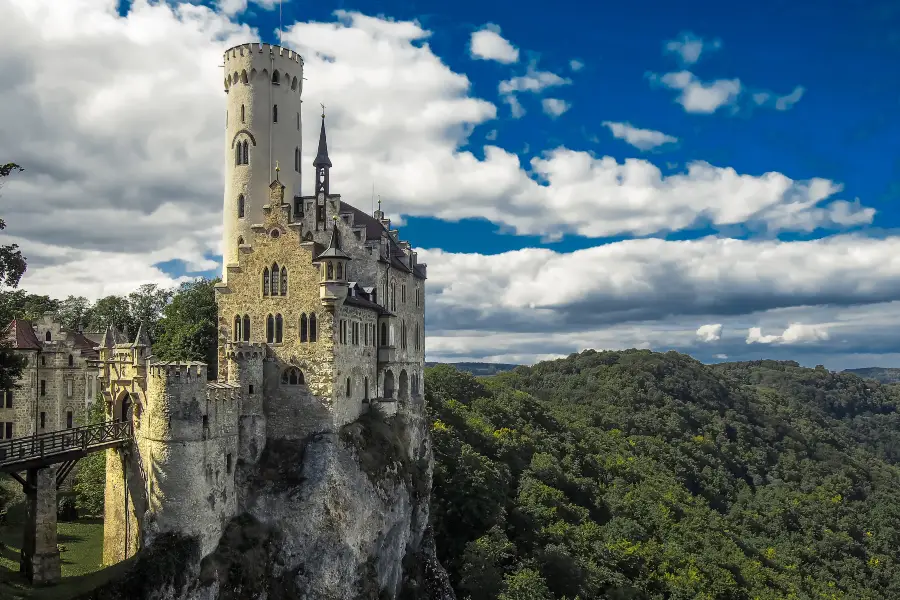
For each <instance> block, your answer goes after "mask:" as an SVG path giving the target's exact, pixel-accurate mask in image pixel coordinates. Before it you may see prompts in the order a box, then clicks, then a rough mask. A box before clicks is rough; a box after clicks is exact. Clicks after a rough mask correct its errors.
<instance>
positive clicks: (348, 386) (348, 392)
mask: <svg viewBox="0 0 900 600" xmlns="http://www.w3.org/2000/svg"><path fill="white" fill-rule="evenodd" d="M346 396H347V397H348V398H349V397H350V378H349V377H348V378H347V393H346Z"/></svg>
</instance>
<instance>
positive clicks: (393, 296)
mask: <svg viewBox="0 0 900 600" xmlns="http://www.w3.org/2000/svg"><path fill="white" fill-rule="evenodd" d="M391 310H397V284H396V283H394V282H393V281H392V282H391Z"/></svg>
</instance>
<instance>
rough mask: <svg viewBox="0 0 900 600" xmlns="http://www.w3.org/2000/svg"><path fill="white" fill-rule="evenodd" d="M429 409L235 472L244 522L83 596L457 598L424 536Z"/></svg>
mask: <svg viewBox="0 0 900 600" xmlns="http://www.w3.org/2000/svg"><path fill="white" fill-rule="evenodd" d="M427 431H428V430H427V426H426V423H425V417H424V414H423V409H422V408H421V407H419V408H418V410H410V411H401V413H400V414H397V415H395V416H390V417H387V416H383V415H382V414H381V413H379V412H378V411H376V410H373V411H370V412H369V413H367V414H365V415H364V416H363V417H362V418H361V419H360V420H359V421H357V422H355V423H352V424H350V425H347V426H345V427H344V428H342V429H341V430H340V431H338V432H332V433H318V434H313V435H311V436H309V437H307V438H306V439H305V440H303V441H302V442H300V443H298V442H295V441H287V440H277V439H271V440H268V442H267V445H266V448H265V450H264V452H263V454H262V456H261V458H260V460H259V461H258V462H257V463H256V464H254V465H242V464H240V463H239V464H238V465H237V477H238V479H237V481H236V488H237V489H238V492H239V505H240V507H241V512H240V514H239V515H238V516H237V517H236V518H234V519H232V520H231V521H230V522H229V523H228V525H227V526H226V528H225V533H224V534H223V535H222V538H221V540H220V541H219V544H218V546H217V548H216V549H215V550H214V551H213V552H212V553H211V554H209V555H208V556H205V557H202V558H201V557H200V556H199V545H198V544H197V542H196V540H192V539H190V538H179V537H176V536H172V535H163V536H160V537H158V538H156V539H155V540H151V541H150V542H149V543H148V547H147V548H146V549H145V550H144V551H142V552H141V554H140V555H139V556H138V558H137V559H136V560H135V563H134V566H133V567H132V568H131V569H130V570H129V572H128V573H127V575H126V576H125V577H124V578H122V579H120V580H118V581H115V582H112V583H110V584H109V585H107V586H105V587H103V588H101V589H98V590H96V591H95V592H93V593H91V594H89V595H87V596H84V598H95V599H97V600H101V599H103V600H106V599H111V598H116V599H118V598H145V599H148V600H149V599H160V600H162V599H165V600H169V599H172V600H174V599H176V598H177V599H192V600H193V599H196V600H232V599H234V600H237V599H260V600H263V599H264V600H274V599H288V598H298V599H300V598H302V599H310V600H312V599H323V600H324V599H327V600H330V599H335V600H337V599H340V600H347V599H351V598H359V599H370V598H371V599H379V600H380V599H382V598H398V599H403V600H406V599H426V598H427V599H431V598H434V599H452V598H454V595H453V591H452V588H451V587H450V583H449V580H448V578H447V575H446V572H445V571H444V569H443V568H442V567H441V565H440V564H439V563H438V561H437V559H436V557H435V551H434V542H433V540H432V537H431V535H430V532H429V530H428V517H429V497H430V490H431V471H432V452H431V442H430V438H429V437H428V435H427Z"/></svg>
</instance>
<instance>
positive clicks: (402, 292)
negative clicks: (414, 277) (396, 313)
mask: <svg viewBox="0 0 900 600" xmlns="http://www.w3.org/2000/svg"><path fill="white" fill-rule="evenodd" d="M400 302H402V303H404V304H406V284H405V283H404V284H403V285H402V286H400Z"/></svg>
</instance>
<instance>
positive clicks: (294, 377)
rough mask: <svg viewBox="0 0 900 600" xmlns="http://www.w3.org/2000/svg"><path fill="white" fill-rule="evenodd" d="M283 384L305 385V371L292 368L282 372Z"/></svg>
mask: <svg viewBox="0 0 900 600" xmlns="http://www.w3.org/2000/svg"><path fill="white" fill-rule="evenodd" d="M281 383H282V384H285V385H303V384H304V383H306V381H305V379H304V377H303V371H301V370H300V369H297V368H295V367H291V368H289V369H285V370H284V371H282V373H281Z"/></svg>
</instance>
